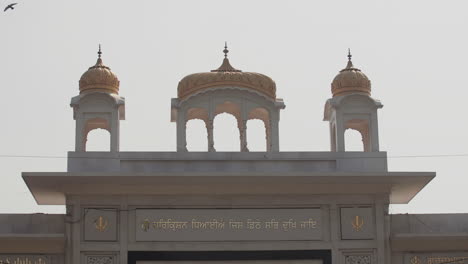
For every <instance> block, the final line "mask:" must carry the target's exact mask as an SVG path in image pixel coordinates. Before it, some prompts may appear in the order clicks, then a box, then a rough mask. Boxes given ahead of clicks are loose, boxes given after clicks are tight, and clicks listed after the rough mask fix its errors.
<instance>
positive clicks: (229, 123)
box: [213, 113, 240, 151]
mask: <svg viewBox="0 0 468 264" xmlns="http://www.w3.org/2000/svg"><path fill="white" fill-rule="evenodd" d="M213 127H214V132H213V136H214V147H215V149H216V151H240V139H239V128H238V125H237V119H236V118H235V117H234V116H233V115H230V114H227V113H222V114H219V115H216V117H215V119H214V126H213Z"/></svg>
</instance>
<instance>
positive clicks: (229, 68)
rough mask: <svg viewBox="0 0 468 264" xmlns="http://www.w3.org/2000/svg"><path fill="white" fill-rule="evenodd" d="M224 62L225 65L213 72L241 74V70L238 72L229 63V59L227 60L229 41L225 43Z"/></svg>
mask: <svg viewBox="0 0 468 264" xmlns="http://www.w3.org/2000/svg"><path fill="white" fill-rule="evenodd" d="M223 52H224V60H223V64H221V66H219V68H218V69H216V70H212V71H211V72H241V70H238V69H236V68H234V67H232V66H231V64H230V63H229V59H228V58H227V54H228V53H229V50H228V47H227V41H225V42H224V50H223Z"/></svg>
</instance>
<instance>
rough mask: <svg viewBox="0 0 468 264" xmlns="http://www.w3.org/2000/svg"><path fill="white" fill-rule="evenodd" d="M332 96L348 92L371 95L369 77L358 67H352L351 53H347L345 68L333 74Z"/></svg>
mask: <svg viewBox="0 0 468 264" xmlns="http://www.w3.org/2000/svg"><path fill="white" fill-rule="evenodd" d="M331 90H332V94H333V96H340V95H345V94H350V93H364V94H366V95H368V96H370V95H371V82H370V80H369V78H367V76H366V75H365V74H364V73H363V72H362V71H361V70H360V69H358V68H354V66H353V62H352V61H351V53H349V54H348V64H347V65H346V68H344V69H343V70H341V71H340V73H338V75H336V76H335V78H334V79H333V82H332V83H331Z"/></svg>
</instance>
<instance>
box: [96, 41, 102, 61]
mask: <svg viewBox="0 0 468 264" xmlns="http://www.w3.org/2000/svg"><path fill="white" fill-rule="evenodd" d="M97 54H98V58H99V59H100V58H101V54H102V52H101V44H99V50H98V53H97Z"/></svg>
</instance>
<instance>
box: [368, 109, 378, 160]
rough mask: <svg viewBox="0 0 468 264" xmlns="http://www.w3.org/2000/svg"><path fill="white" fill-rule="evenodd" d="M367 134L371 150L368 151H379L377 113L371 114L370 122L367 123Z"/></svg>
mask: <svg viewBox="0 0 468 264" xmlns="http://www.w3.org/2000/svg"><path fill="white" fill-rule="evenodd" d="M369 126H370V127H369V130H370V131H369V134H370V141H371V150H370V151H375V152H377V151H379V125H378V118H377V111H375V112H374V113H372V115H371V120H370V122H369Z"/></svg>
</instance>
